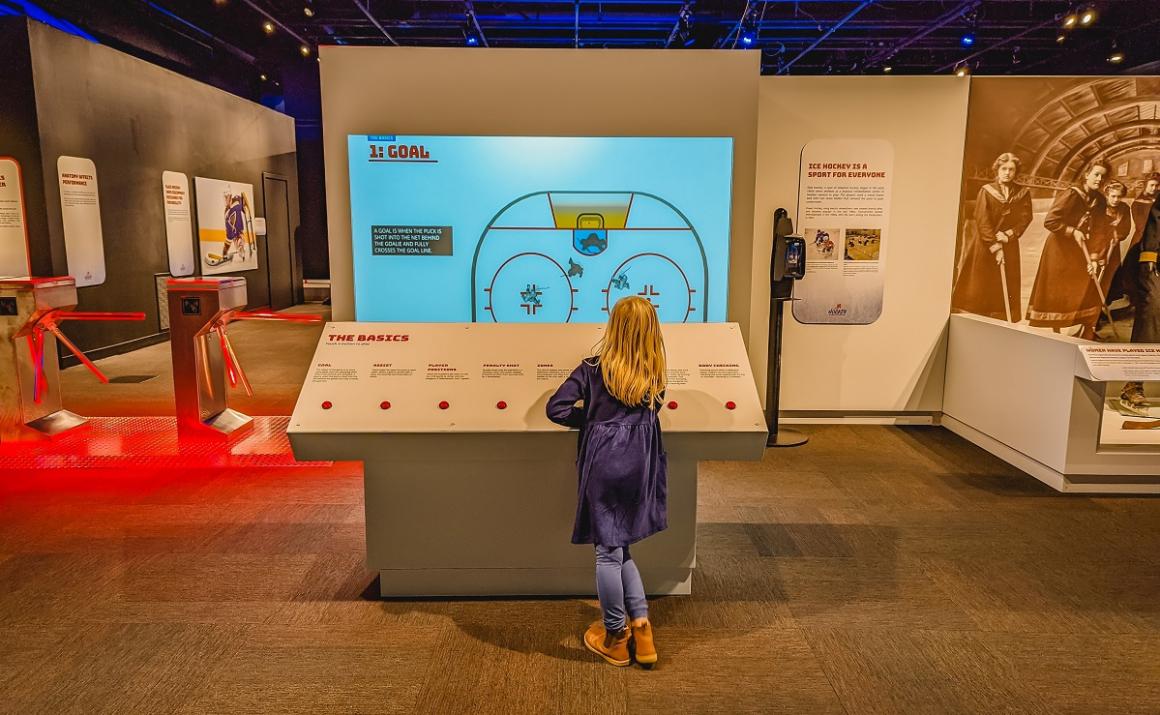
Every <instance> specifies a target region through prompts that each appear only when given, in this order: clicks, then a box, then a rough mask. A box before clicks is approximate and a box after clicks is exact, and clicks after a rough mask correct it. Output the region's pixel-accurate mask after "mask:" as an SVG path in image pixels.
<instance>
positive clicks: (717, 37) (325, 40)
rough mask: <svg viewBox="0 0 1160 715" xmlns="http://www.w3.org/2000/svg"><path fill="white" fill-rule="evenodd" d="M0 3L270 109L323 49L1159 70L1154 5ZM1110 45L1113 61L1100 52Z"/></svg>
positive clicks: (817, 64)
mask: <svg viewBox="0 0 1160 715" xmlns="http://www.w3.org/2000/svg"><path fill="white" fill-rule="evenodd" d="M1089 7H1090V8H1094V10H1095V16H1094V20H1093V21H1092V22H1091V23H1090V24H1089V25H1088V26H1084V25H1083V23H1082V22H1080V21H1077V22H1076V25H1075V27H1074V28H1073V29H1071V30H1063V29H1062V26H1063V23H1064V19H1065V18H1066V17H1067V16H1068V15H1069V14H1071V13H1073V12H1076V13H1078V14H1077V18H1078V17H1081V16H1082V13H1083V11H1084V10H1085V9H1087V8H1089ZM5 9H7V10H9V11H15V12H18V13H27V14H30V15H33V16H36V15H37V14H42V15H44V16H47V17H49V18H52V19H55V20H59V21H62V22H64V23H72V24H74V25H75V26H76V27H78V28H80V30H82V31H83V32H86V33H89V34H90V35H92V36H93V37H95V38H96V39H97V40H99V41H101V42H104V43H107V44H110V45H112V46H114V47H117V48H119V49H122V50H125V51H127V52H130V53H132V54H135V55H138V56H141V57H144V58H146V59H148V60H150V61H153V62H157V63H159V64H162V65H164V66H167V67H170V68H171V69H174V70H176V71H179V72H182V73H184V74H188V75H191V76H194V77H196V78H198V79H202V80H204V81H207V82H210V83H212V84H216V85H218V86H221V87H223V88H226V89H229V90H231V91H234V92H237V93H239V94H242V95H245V96H251V97H262V96H264V97H266V100H267V103H274V104H276V103H277V101H276V100H274V101H271V98H277V97H279V96H281V95H282V94H283V92H284V91H285V90H287V89H289V91H290V92H291V93H293V91H294V89H293V88H291V87H290V85H292V84H297V83H305V84H307V85H314V84H315V82H316V80H314V77H315V76H316V74H317V72H316V71H315V68H314V67H313V66H312V65H313V63H314V62H315V58H316V54H317V47H318V45H324V44H349V45H424V46H438V47H463V46H473V45H476V46H481V47H482V46H484V45H486V46H490V47H556V48H570V47H581V48H666V47H667V48H669V49H671V50H672V51H680V50H682V49H686V48H695V49H710V48H734V49H736V51H739V52H740V51H750V52H760V53H761V57H762V71H763V73H765V74H778V73H789V74H830V73H832V74H860V73H865V74H882V73H885V72H892V73H894V74H932V73H945V72H952V71H955V69H956V68H958V67H962V66H963V65H967V66H968V67H969V70H970V71H972V72H975V73H978V74H1118V73H1131V72H1135V73H1145V74H1155V73H1156V72H1157V70H1158V68H1160V39H1158V38H1160V0H1102V1H1100V2H1095V3H1072V2H1067V1H1061V0H1033V1H1031V2H1025V1H1016V0H953V1H947V2H932V1H930V0H881V1H869V0H867V1H864V2H857V1H855V2H850V1H848V0H846V1H839V0H824V1H823V0H814V1H811V2H782V1H769V2H762V1H758V0H749V1H748V2H746V1H745V0H699V1H697V2H691V1H684V0H636V1H635V2H626V1H622V0H605V2H574V1H565V2H536V1H532V0H507V1H506V2H482V1H478V0H477V1H475V2H471V1H467V2H465V1H464V0H423V1H421V2H399V1H390V0H35V2H33V1H32V0H0V14H3V11H4V10H5ZM267 23H269V24H268V25H267ZM264 25H266V26H265V27H263V26H264ZM968 36H969V37H970V38H971V40H973V42H972V44H971V45H970V46H967V44H966V39H964V38H966V37H968ZM1117 51H1119V52H1121V53H1123V61H1121V62H1119V63H1111V62H1109V61H1108V58H1109V57H1111V56H1112V55H1113V54H1114V53H1115V52H1117Z"/></svg>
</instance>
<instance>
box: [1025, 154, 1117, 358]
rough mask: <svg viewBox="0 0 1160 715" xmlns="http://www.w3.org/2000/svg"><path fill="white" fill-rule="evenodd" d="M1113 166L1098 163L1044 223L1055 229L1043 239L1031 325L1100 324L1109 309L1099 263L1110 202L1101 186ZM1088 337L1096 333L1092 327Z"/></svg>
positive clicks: (1061, 198) (1058, 200) (1104, 246)
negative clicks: (1102, 290)
mask: <svg viewBox="0 0 1160 715" xmlns="http://www.w3.org/2000/svg"><path fill="white" fill-rule="evenodd" d="M1107 173H1108V167H1107V166H1105V165H1104V164H1101V163H1098V162H1097V163H1094V164H1092V165H1091V166H1089V167H1088V169H1087V171H1086V172H1085V173H1084V175H1083V184H1082V185H1081V186H1073V187H1071V188H1070V189H1068V190H1067V191H1064V192H1063V193H1061V194H1060V195H1059V196H1057V197H1056V199H1055V203H1053V204H1052V205H1051V210H1050V211H1048V212H1047V217H1046V218H1045V219H1044V220H1043V226H1044V228H1046V229H1047V230H1048V231H1050V232H1051V234H1050V235H1049V236H1048V237H1047V241H1046V242H1045V243H1044V244H1043V255H1042V256H1041V257H1040V258H1039V270H1038V271H1037V272H1036V274H1035V285H1034V286H1033V287H1032V289H1031V301H1030V304H1029V305H1028V306H1027V318H1028V321H1029V322H1030V324H1031V325H1033V326H1035V327H1042V328H1054V329H1055V331H1056V332H1059V330H1060V328H1066V327H1070V326H1072V325H1083V326H1088V325H1094V324H1095V321H1096V318H1097V317H1098V316H1099V313H1100V311H1101V310H1102V309H1103V301H1102V300H1100V291H1099V286H1098V284H1097V283H1096V281H1097V280H1098V277H1099V269H1100V265H1099V262H1100V260H1101V259H1102V258H1103V254H1104V252H1105V251H1106V250H1107V241H1108V230H1107V202H1106V201H1105V200H1104V196H1103V194H1101V193H1100V186H1102V185H1103V183H1104V177H1105V176H1107ZM1085 332H1086V333H1088V334H1086V335H1085V337H1091V334H1090V330H1086V329H1085Z"/></svg>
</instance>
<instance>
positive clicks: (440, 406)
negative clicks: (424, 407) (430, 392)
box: [439, 400, 451, 410]
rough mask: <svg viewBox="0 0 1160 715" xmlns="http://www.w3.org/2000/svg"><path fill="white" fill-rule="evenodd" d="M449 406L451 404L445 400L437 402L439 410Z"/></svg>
mask: <svg viewBox="0 0 1160 715" xmlns="http://www.w3.org/2000/svg"><path fill="white" fill-rule="evenodd" d="M450 406H451V403H450V402H448V401H447V400H443V401H442V402H440V403H439V409H441V410H445V409H447V408H448V407H450Z"/></svg>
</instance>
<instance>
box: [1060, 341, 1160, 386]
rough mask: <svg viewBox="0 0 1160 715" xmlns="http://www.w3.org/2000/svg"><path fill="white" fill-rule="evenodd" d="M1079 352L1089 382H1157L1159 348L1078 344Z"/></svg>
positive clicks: (1151, 346) (1159, 365)
mask: <svg viewBox="0 0 1160 715" xmlns="http://www.w3.org/2000/svg"><path fill="white" fill-rule="evenodd" d="M1079 352H1080V355H1081V356H1082V359H1083V361H1084V366H1085V367H1086V368H1087V372H1088V374H1089V375H1091V377H1092V379H1094V380H1098V381H1101V382H1112V381H1118V380H1133V381H1138V382H1150V381H1153V380H1160V345H1112V344H1108V343H1103V344H1100V345H1081V346H1079Z"/></svg>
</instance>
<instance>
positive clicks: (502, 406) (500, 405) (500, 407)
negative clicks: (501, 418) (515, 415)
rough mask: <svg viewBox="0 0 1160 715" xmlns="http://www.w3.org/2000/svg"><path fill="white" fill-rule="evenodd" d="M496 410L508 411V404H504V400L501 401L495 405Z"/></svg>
mask: <svg viewBox="0 0 1160 715" xmlns="http://www.w3.org/2000/svg"><path fill="white" fill-rule="evenodd" d="M495 408H496V409H497V410H506V409H507V403H506V402H504V401H503V400H500V401H499V402H497V403H495Z"/></svg>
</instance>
